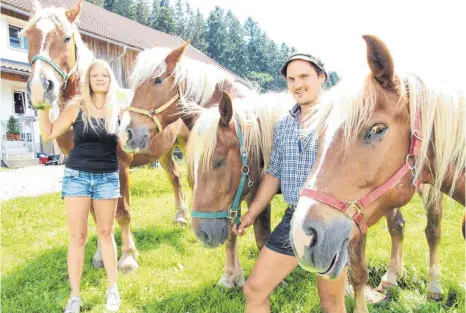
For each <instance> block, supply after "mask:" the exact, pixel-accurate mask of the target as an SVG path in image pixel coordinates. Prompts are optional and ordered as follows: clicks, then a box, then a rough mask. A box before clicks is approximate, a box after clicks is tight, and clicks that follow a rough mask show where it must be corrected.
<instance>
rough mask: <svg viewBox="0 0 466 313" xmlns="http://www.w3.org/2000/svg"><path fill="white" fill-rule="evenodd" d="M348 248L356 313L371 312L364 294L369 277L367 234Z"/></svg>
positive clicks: (349, 273)
mask: <svg viewBox="0 0 466 313" xmlns="http://www.w3.org/2000/svg"><path fill="white" fill-rule="evenodd" d="M348 249H350V252H349V255H350V264H349V269H348V279H349V281H350V283H351V285H352V286H353V290H354V299H355V305H354V313H369V311H368V309H367V304H366V297H365V294H364V288H365V287H366V284H367V279H368V277H369V271H368V270H367V266H366V235H365V234H364V235H362V236H361V238H360V239H359V241H358V243H357V244H356V246H353V247H349V248H348Z"/></svg>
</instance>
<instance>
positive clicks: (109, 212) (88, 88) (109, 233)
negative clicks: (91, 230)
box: [40, 60, 120, 313]
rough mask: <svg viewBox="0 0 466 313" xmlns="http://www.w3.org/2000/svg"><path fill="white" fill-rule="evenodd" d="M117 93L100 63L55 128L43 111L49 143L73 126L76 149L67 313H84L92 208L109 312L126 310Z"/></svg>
mask: <svg viewBox="0 0 466 313" xmlns="http://www.w3.org/2000/svg"><path fill="white" fill-rule="evenodd" d="M116 88H117V83H116V81H115V78H114V76H113V73H112V70H111V68H110V66H109V65H108V63H106V62H105V61H103V60H94V61H93V62H92V63H91V64H90V66H89V68H88V69H87V71H86V73H85V74H84V75H83V86H82V95H81V96H79V97H77V98H76V99H74V100H72V101H71V102H70V103H69V104H68V105H67V106H66V108H65V109H64V110H63V112H62V113H61V114H60V116H59V117H58V119H57V120H56V121H55V122H53V123H51V122H50V119H49V112H48V111H45V110H44V111H40V131H41V135H42V138H44V139H45V140H52V139H55V138H57V137H58V136H60V135H61V134H63V133H64V132H66V131H67V130H68V129H70V127H71V126H73V133H74V147H73V149H72V150H71V152H70V154H69V156H68V158H67V161H66V166H65V171H64V177H63V188H62V197H63V198H64V199H65V206H66V211H67V215H68V225H69V231H70V243H69V247H68V258H67V260H68V275H69V279H70V285H71V297H70V299H69V301H68V304H67V306H66V309H65V313H76V312H79V311H80V307H81V298H80V296H79V292H80V288H79V287H80V281H81V276H82V272H83V264H84V247H85V244H86V239H87V221H88V215H89V211H90V209H91V207H93V209H94V212H95V217H96V222H97V235H98V239H99V245H100V248H101V251H102V258H103V261H104V265H105V270H106V272H107V276H108V287H109V289H108V291H107V294H106V309H107V310H108V311H110V312H116V311H118V310H119V307H120V296H119V293H118V289H117V284H116V279H117V250H116V245H115V241H114V238H113V221H114V218H115V213H116V208H117V202H118V198H119V197H120V181H119V175H118V158H117V141H118V138H117V133H118V132H117V127H118V116H119V112H120V109H119V107H118V104H117V102H116V101H114V100H113V96H114V94H115V91H116Z"/></svg>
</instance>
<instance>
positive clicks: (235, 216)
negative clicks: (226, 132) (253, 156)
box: [191, 118, 253, 226]
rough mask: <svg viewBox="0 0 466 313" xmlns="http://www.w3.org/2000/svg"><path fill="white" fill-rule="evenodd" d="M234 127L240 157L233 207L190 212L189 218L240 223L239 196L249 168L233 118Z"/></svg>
mask: <svg viewBox="0 0 466 313" xmlns="http://www.w3.org/2000/svg"><path fill="white" fill-rule="evenodd" d="M235 125H236V136H237V137H238V140H239V146H240V150H239V151H240V155H241V164H242V167H241V180H240V183H239V186H238V190H237V191H236V195H235V199H234V201H233V205H232V206H231V208H230V210H228V211H222V212H195V211H192V212H191V216H192V217H195V218H231V219H232V220H233V221H234V222H235V224H236V225H238V226H239V225H240V224H241V221H240V219H239V217H240V214H239V209H240V204H241V195H242V194H243V189H244V185H245V184H246V179H247V178H248V175H249V166H248V151H247V150H246V147H244V143H243V134H242V132H241V125H240V124H239V122H238V118H235ZM252 184H253V182H252V181H251V180H249V182H248V187H249V188H251V187H252Z"/></svg>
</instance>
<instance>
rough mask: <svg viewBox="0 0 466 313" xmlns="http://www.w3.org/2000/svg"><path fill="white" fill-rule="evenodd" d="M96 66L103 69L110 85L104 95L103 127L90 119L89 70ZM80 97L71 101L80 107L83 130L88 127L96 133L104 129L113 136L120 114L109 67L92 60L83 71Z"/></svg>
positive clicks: (112, 75) (115, 88)
mask: <svg viewBox="0 0 466 313" xmlns="http://www.w3.org/2000/svg"><path fill="white" fill-rule="evenodd" d="M97 66H101V67H103V68H105V69H106V70H107V72H108V75H109V77H110V83H109V87H108V90H107V93H106V95H105V102H104V110H105V119H104V120H105V125H102V123H100V120H96V119H92V116H91V106H92V105H94V103H93V101H92V95H93V91H92V89H91V83H90V73H91V70H92V69H93V68H95V67H97ZM81 80H82V85H81V95H79V96H78V97H76V98H75V99H73V100H72V102H74V103H75V104H80V105H82V107H81V110H82V119H83V122H84V130H86V129H88V127H90V128H91V129H92V130H94V131H96V130H97V129H102V128H105V130H106V131H107V133H109V134H114V133H115V131H116V126H117V125H116V124H117V122H118V116H119V113H120V106H119V104H118V101H117V99H116V92H117V90H118V88H119V86H118V82H117V81H116V79H115V75H114V74H113V71H112V69H111V67H110V65H109V64H108V63H107V62H106V61H104V60H101V59H94V60H93V61H92V62H91V63H90V65H89V67H88V68H87V69H86V70H85V71H84V73H83V76H82V77H81ZM96 121H97V122H96Z"/></svg>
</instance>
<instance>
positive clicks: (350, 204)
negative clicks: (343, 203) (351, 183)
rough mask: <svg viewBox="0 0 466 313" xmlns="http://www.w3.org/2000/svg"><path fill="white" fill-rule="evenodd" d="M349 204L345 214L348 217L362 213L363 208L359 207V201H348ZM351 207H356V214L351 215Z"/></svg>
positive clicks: (351, 217)
mask: <svg viewBox="0 0 466 313" xmlns="http://www.w3.org/2000/svg"><path fill="white" fill-rule="evenodd" d="M348 204H349V206H348V208H347V209H346V211H345V214H346V216H347V217H348V218H350V219H353V218H354V217H355V216H356V215H357V214H360V213H361V209H360V208H359V206H358V204H357V201H350V202H348ZM351 208H354V209H355V210H356V211H355V212H354V214H352V215H350V214H349V213H350V209H351Z"/></svg>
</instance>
